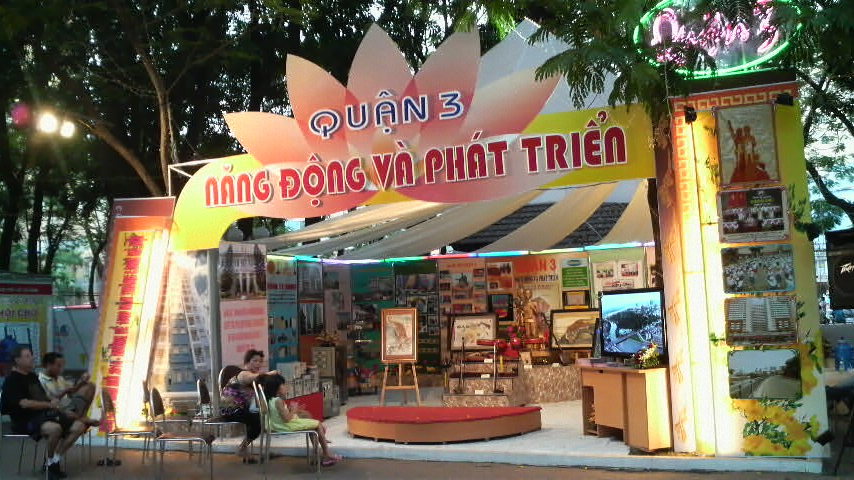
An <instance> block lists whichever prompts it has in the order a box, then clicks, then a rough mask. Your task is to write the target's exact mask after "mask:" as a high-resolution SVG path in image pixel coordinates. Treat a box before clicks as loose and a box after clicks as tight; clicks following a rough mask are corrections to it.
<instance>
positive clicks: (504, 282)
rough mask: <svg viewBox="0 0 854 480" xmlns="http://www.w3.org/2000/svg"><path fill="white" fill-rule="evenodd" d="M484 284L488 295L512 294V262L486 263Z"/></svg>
mask: <svg viewBox="0 0 854 480" xmlns="http://www.w3.org/2000/svg"><path fill="white" fill-rule="evenodd" d="M486 283H487V288H489V292H490V293H513V290H514V284H513V262H511V261H502V262H486Z"/></svg>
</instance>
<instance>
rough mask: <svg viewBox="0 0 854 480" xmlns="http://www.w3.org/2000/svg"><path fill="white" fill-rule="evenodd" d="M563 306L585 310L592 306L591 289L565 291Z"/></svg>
mask: <svg viewBox="0 0 854 480" xmlns="http://www.w3.org/2000/svg"><path fill="white" fill-rule="evenodd" d="M563 308H568V309H570V310H584V309H588V308H590V290H568V291H564V292H563Z"/></svg>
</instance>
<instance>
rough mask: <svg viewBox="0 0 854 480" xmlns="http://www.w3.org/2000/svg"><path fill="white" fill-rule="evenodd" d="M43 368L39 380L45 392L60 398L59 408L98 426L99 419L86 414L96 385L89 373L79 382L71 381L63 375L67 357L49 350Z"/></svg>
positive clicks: (43, 360)
mask: <svg viewBox="0 0 854 480" xmlns="http://www.w3.org/2000/svg"><path fill="white" fill-rule="evenodd" d="M42 368H44V371H42V372H41V373H39V382H41V384H42V388H44V391H45V393H47V396H48V397H49V398H51V399H55V400H59V409H60V410H61V411H62V412H63V413H65V415H66V416H67V417H70V418H73V419H75V420H80V421H81V422H83V423H85V424H86V425H87V426H90V427H92V426H96V425H98V424H99V422H98V421H97V420H92V419H90V418H89V417H87V416H86V412H87V411H89V405H91V404H92V399H93V398H95V385H94V384H93V383H91V382H89V375H88V374H86V373H84V374H83V376H82V377H80V380H79V381H78V382H77V383H71V382H69V381H68V380H66V379H65V377H63V376H62V374H63V372H64V371H65V358H63V356H62V354H61V353H56V352H48V353H46V354H44V357H42Z"/></svg>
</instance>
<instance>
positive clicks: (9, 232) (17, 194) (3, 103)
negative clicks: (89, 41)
mask: <svg viewBox="0 0 854 480" xmlns="http://www.w3.org/2000/svg"><path fill="white" fill-rule="evenodd" d="M8 110H9V99H8V97H6V95H2V94H0V114H2V118H3V119H4V120H3V121H0V181H2V182H3V183H4V184H5V185H6V194H7V198H6V201H5V202H4V203H3V205H2V211H0V214H2V216H3V226H2V228H3V230H2V231H0V270H9V269H10V267H11V266H12V246H14V244H15V232H16V230H17V228H18V217H19V216H20V214H21V196H22V195H23V193H24V192H23V185H21V181H20V180H19V176H18V175H15V169H14V168H13V166H12V150H11V148H10V146H9V126H8V124H7V123H6V121H5V119H6V118H7V117H8V113H9V112H8Z"/></svg>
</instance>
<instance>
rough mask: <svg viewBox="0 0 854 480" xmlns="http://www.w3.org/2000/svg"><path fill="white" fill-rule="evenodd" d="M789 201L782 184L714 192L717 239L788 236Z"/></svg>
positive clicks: (731, 240)
mask: <svg viewBox="0 0 854 480" xmlns="http://www.w3.org/2000/svg"><path fill="white" fill-rule="evenodd" d="M788 212H789V202H788V195H787V192H786V189H785V188H783V187H771V188H749V189H743V190H726V191H722V192H720V193H718V214H719V216H720V222H719V228H720V237H721V241H722V242H724V243H748V242H767V241H775V240H785V239H787V238H789V213H788Z"/></svg>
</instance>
